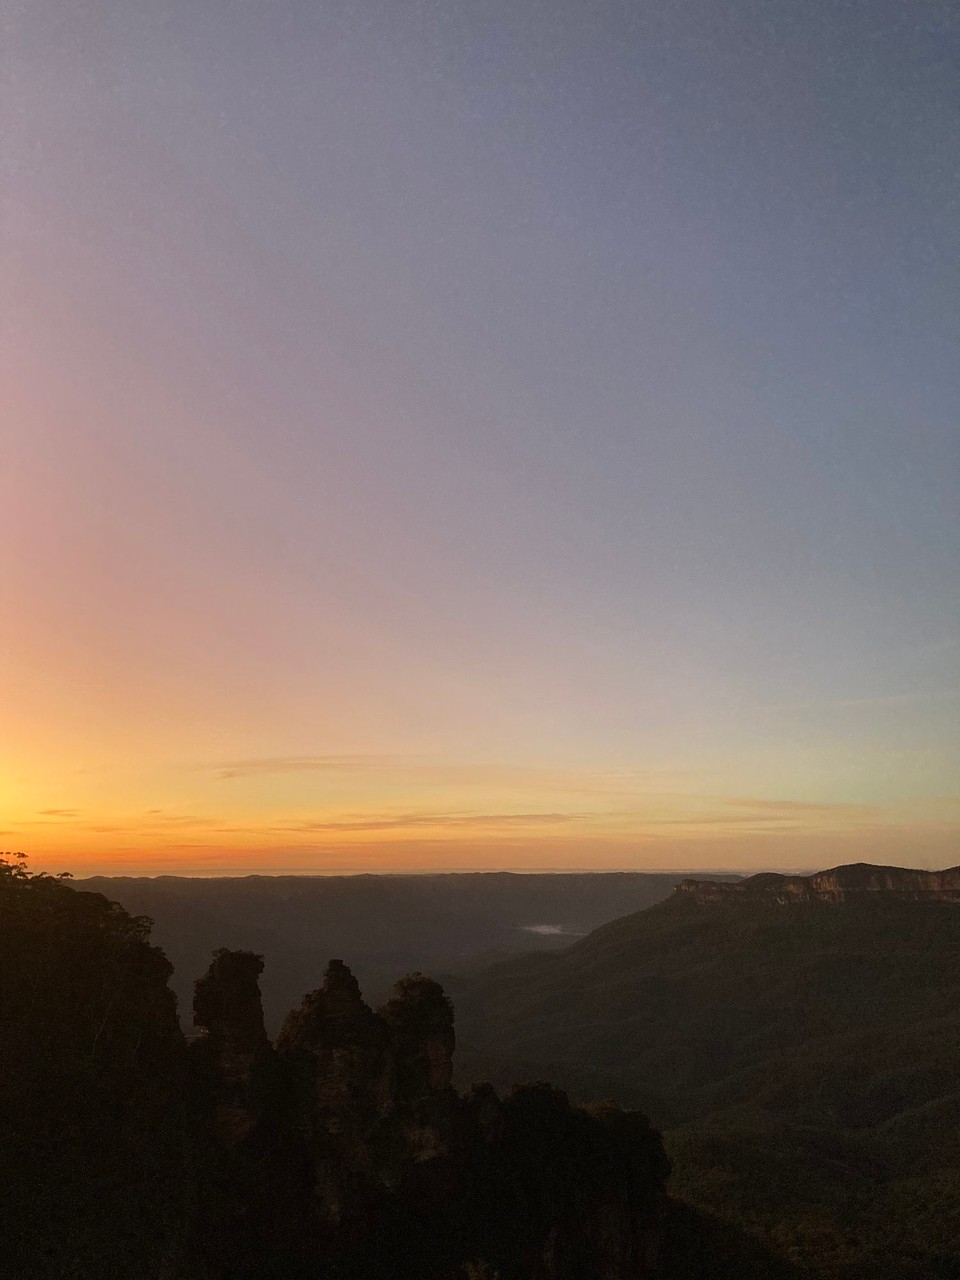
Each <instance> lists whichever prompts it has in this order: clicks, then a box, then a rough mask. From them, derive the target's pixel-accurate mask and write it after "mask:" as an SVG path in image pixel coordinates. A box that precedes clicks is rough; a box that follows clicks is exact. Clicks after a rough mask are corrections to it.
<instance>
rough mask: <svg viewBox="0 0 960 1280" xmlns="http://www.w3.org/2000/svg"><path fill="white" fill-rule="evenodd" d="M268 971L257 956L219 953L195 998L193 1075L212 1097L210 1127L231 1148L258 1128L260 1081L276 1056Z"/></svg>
mask: <svg viewBox="0 0 960 1280" xmlns="http://www.w3.org/2000/svg"><path fill="white" fill-rule="evenodd" d="M262 972H263V957H262V956H258V955H255V954H254V953H253V952H252V951H226V950H220V951H216V952H215V953H214V957H213V962H212V963H211V965H210V968H209V969H208V970H207V972H206V974H205V975H204V976H203V977H202V978H200V979H199V980H198V982H197V984H196V991H195V994H194V998H193V1023H194V1026H195V1027H196V1028H197V1036H196V1038H195V1039H194V1041H193V1042H192V1044H191V1046H190V1050H191V1066H192V1070H193V1075H194V1078H195V1080H196V1081H197V1088H198V1090H199V1091H203V1092H204V1093H205V1094H206V1109H207V1113H208V1122H209V1124H210V1125H211V1126H212V1129H213V1132H214V1133H215V1135H216V1139H217V1141H218V1142H219V1143H220V1144H221V1145H223V1146H224V1147H227V1148H232V1147H235V1146H237V1145H238V1144H239V1143H241V1142H242V1141H243V1140H244V1139H245V1138H246V1137H247V1136H248V1135H249V1134H250V1132H251V1130H252V1129H253V1127H254V1125H255V1124H256V1121H257V1109H258V1108H257V1101H256V1099H255V1097H254V1083H253V1082H254V1077H255V1074H256V1069H257V1067H258V1066H259V1064H260V1063H261V1062H262V1061H263V1060H264V1059H265V1058H267V1057H269V1056H270V1054H271V1052H272V1051H271V1049H270V1042H269V1041H268V1039H267V1033H266V1031H265V1030H264V1026H263V1005H262V1003H261V1000H260V984H259V978H260V974H261V973H262Z"/></svg>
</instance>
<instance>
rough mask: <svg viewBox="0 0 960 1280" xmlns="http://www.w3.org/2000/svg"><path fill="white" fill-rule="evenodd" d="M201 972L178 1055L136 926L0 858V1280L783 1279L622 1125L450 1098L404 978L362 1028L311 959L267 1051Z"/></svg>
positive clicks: (118, 911) (483, 1097) (228, 955)
mask: <svg viewBox="0 0 960 1280" xmlns="http://www.w3.org/2000/svg"><path fill="white" fill-rule="evenodd" d="M262 968H263V960H262V958H261V957H260V956H259V955H257V954H255V953H253V952H250V951H236V950H234V951H228V950H218V951H217V952H216V953H215V954H214V957H213V961H212V963H211V964H210V965H209V968H208V969H207V972H206V974H205V976H204V977H202V978H201V979H200V980H199V981H198V982H197V984H196V988H195V993H194V999H193V1015H194V1024H195V1028H196V1031H197V1034H196V1035H195V1036H194V1037H193V1038H192V1039H191V1040H189V1041H187V1039H185V1037H184V1035H183V1033H182V1031H181V1027H180V1022H179V1019H178V1014H177V1008H176V1000H175V997H174V994H173V992H172V991H171V989H170V987H169V986H168V979H169V977H170V974H171V966H170V964H169V962H168V960H167V959H166V957H165V956H164V954H163V952H162V951H160V950H159V948H157V947H155V946H153V945H151V943H150V940H149V921H147V920H145V919H143V918H137V917H132V916H131V915H130V914H129V913H128V912H127V911H125V910H124V908H123V907H121V906H119V905H118V904H117V903H115V902H111V901H109V900H108V899H107V898H105V897H104V896H102V895H100V894H96V893H90V892H77V891H76V890H74V889H71V888H69V887H67V885H66V884H64V883H63V882H62V881H60V880H57V879H54V878H51V877H48V876H43V875H40V876H31V875H30V874H29V873H28V872H27V871H26V870H25V869H24V868H23V866H22V865H20V864H19V863H18V862H17V861H16V860H3V859H0V1165H2V1167H0V1220H2V1222H3V1233H2V1236H0V1271H2V1274H3V1275H4V1276H5V1277H6V1276H9V1277H14V1278H21V1277H22V1278H23V1280H41V1278H43V1280H93V1278H94V1277H96V1278H97V1280H110V1278H116V1280H274V1278H275V1280H281V1278H282V1280H314V1278H316V1280H321V1278H324V1280H326V1278H329V1280H335V1278H336V1280H371V1278H372V1277H383V1278H384V1280H391V1278H394V1280H496V1278H499V1280H594V1278H595V1277H596V1278H598V1280H648V1278H652V1277H660V1278H661V1280H680V1278H681V1277H692V1276H704V1277H717V1278H718V1280H720V1278H724V1277H728V1278H729V1280H733V1278H734V1277H737V1278H738V1280H743V1278H744V1277H757V1278H758V1280H759V1278H760V1277H776V1276H788V1275H790V1274H793V1272H792V1271H791V1269H790V1268H789V1267H785V1266H782V1265H781V1264H779V1263H778V1262H777V1261H776V1260H775V1259H773V1258H772V1257H771V1256H770V1255H769V1254H767V1253H766V1252H765V1251H764V1250H763V1249H762V1248H761V1247H759V1246H758V1245H756V1243H754V1242H752V1241H751V1240H749V1239H748V1238H747V1237H746V1236H745V1235H744V1234H743V1233H741V1232H739V1231H737V1230H736V1229H735V1228H732V1227H729V1226H725V1225H723V1224H719V1223H717V1222H715V1221H714V1220H713V1219H711V1218H710V1217H709V1216H708V1215H705V1214H703V1213H700V1212H698V1211H697V1210H695V1209H693V1208H691V1207H689V1206H684V1205H680V1204H677V1203H675V1202H674V1201H672V1200H671V1199H670V1198H669V1197H668V1195H667V1189H666V1178H667V1175H668V1168H669V1166H668V1162H667V1160H666V1158H665V1155H664V1151H663V1145H662V1142H661V1138H660V1135H659V1133H658V1132H657V1131H656V1130H655V1129H653V1128H651V1126H650V1123H649V1121H648V1120H647V1119H646V1117H645V1116H644V1115H642V1114H640V1113H638V1112H635V1111H624V1110H622V1109H621V1108H620V1107H619V1106H617V1105H616V1104H615V1103H610V1102H601V1103H598V1104H594V1105H592V1106H588V1107H578V1106H573V1105H571V1103H570V1102H569V1101H568V1099H567V1096H566V1095H565V1094H564V1093H562V1092H561V1091H559V1090H558V1089H556V1088H554V1087H553V1086H551V1085H548V1084H544V1083H536V1084H532V1085H527V1086H525V1087H521V1088H518V1089H513V1090H511V1091H509V1092H508V1093H506V1094H505V1095H504V1096H502V1097H501V1096H498V1094H497V1093H496V1092H495V1091H494V1090H493V1088H492V1087H491V1086H489V1085H479V1086H473V1087H472V1088H470V1089H468V1090H467V1091H466V1092H464V1093H458V1092H457V1091H456V1090H455V1089H454V1088H453V1086H452V1069H453V1050H454V1024H453V1009H452V1006H451V1004H450V1002H449V1000H448V999H447V998H446V996H445V995H444V993H443V990H442V989H441V988H440V986H439V985H438V984H437V983H436V982H434V981H432V980H431V979H429V978H426V977H424V976H423V975H422V974H413V975H410V976H408V977H407V978H405V979H403V980H401V981H400V982H399V983H397V985H396V987H395V990H394V994H393V995H392V997H391V998H390V999H389V1000H388V1001H386V1003H385V1004H384V1005H383V1006H382V1007H381V1008H380V1009H379V1010H378V1011H377V1012H374V1011H373V1010H372V1009H371V1008H370V1007H369V1006H368V1005H367V1004H366V1003H365V1002H364V1001H363V999H362V997H361V994H360V990H359V987H358V985H357V982H356V980H355V978H354V977H353V975H352V973H351V972H350V970H349V969H348V968H347V967H346V966H345V965H344V964H343V963H342V962H340V961H337V960H334V961H331V962H330V963H329V965H328V966H327V969H326V973H325V976H324V978H323V982H322V984H321V985H320V986H319V987H317V988H315V989H314V990H312V991H311V992H310V993H309V994H308V995H307V996H306V997H305V998H304V999H303V1001H302V1003H301V1004H300V1005H299V1007H298V1008H297V1009H295V1010H294V1012H293V1013H291V1014H290V1015H289V1016H288V1017H287V1019H286V1020H285V1022H284V1025H283V1028H282V1030H281V1032H280V1034H279V1036H278V1037H277V1038H276V1040H275V1041H274V1042H273V1043H271V1041H270V1040H269V1039H268V1037H267V1034H266V1032H265V1030H264V1023H263V1011H262V1004H261V998H260V991H259V986H258V980H259V976H260V972H261V970H262Z"/></svg>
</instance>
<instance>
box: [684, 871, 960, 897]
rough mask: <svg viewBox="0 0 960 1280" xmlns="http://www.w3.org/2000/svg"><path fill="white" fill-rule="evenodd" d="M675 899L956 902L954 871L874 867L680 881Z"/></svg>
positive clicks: (958, 878) (958, 882)
mask: <svg viewBox="0 0 960 1280" xmlns="http://www.w3.org/2000/svg"><path fill="white" fill-rule="evenodd" d="M676 893H677V894H678V895H679V896H680V897H681V898H688V899H692V900H693V901H695V902H701V903H715V902H737V901H743V900H750V901H753V902H756V901H764V900H766V901H768V902H771V903H778V904H781V905H786V904H789V903H813V902H847V901H860V900H867V899H869V898H870V897H871V896H872V895H879V894H883V895H886V896H888V897H893V898H899V899H902V900H907V901H914V902H921V901H924V902H960V867H949V868H948V869H947V870H945V871H915V870H911V869H908V868H905V867H878V866H873V865H871V864H870V863H867V862H856V863H852V864H851V865H849V866H844V867H834V868H833V869H832V870H831V871H818V872H817V873H816V874H815V875H810V876H785V875H779V874H777V873H776V872H765V873H763V874H761V875H757V876H750V877H749V878H748V879H746V880H735V881H720V880H683V881H681V882H680V884H679V885H677V888H676Z"/></svg>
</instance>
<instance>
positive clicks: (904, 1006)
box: [456, 865, 960, 1280]
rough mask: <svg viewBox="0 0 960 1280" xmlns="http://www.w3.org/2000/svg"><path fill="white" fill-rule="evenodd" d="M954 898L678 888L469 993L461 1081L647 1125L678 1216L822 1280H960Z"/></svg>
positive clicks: (809, 886)
mask: <svg viewBox="0 0 960 1280" xmlns="http://www.w3.org/2000/svg"><path fill="white" fill-rule="evenodd" d="M958 880H960V871H958V869H957V868H947V869H945V870H942V871H935V872H927V871H920V870H914V869H909V868H900V867H882V866H870V865H859V866H853V867H837V868H832V869H830V870H825V871H823V872H818V873H816V874H815V875H811V876H779V875H763V876H756V877H753V878H751V879H750V880H747V881H743V882H738V883H736V884H731V885H726V884H724V885H716V884H708V885H704V884H702V882H696V881H693V882H688V884H686V885H683V886H678V888H677V889H676V891H675V892H674V893H673V894H672V896H671V897H670V898H669V899H667V900H666V901H664V902H661V903H658V904H656V905H654V906H652V907H649V908H647V909H646V910H642V911H638V912H636V913H634V914H633V915H629V916H625V917H623V918H622V919H620V920H615V921H612V922H610V923H609V924H605V925H603V926H601V927H600V928H599V929H596V930H595V931H594V932H593V933H591V934H590V935H589V936H588V937H586V938H583V939H582V940H580V941H579V942H577V943H575V944H574V945H573V946H570V947H567V948H566V949H565V950H562V951H554V952H550V953H541V954H539V955H527V956H523V957H519V958H516V959H513V960H508V961H504V962H503V963H500V964H498V965H496V966H494V967H493V968H492V969H491V970H489V971H488V972H487V973H486V974H482V975H479V976H478V977H477V978H476V979H475V980H474V981H473V982H472V983H467V984H465V985H464V986H463V987H462V988H461V989H460V990H459V991H458V992H457V996H456V999H457V1009H458V1013H459V1031H460V1045H461V1068H462V1069H463V1070H464V1072H465V1073H466V1074H467V1075H468V1076H470V1077H471V1078H476V1076H477V1075H480V1076H482V1077H483V1078H484V1079H489V1080H491V1081H492V1082H493V1084H494V1085H495V1086H497V1087H499V1088H509V1087H510V1086H511V1085H512V1084H513V1083H514V1082H518V1081H521V1080H525V1079H535V1078H537V1077H538V1076H543V1077H545V1078H549V1079H550V1080H552V1081H554V1082H555V1083H556V1084H557V1085H559V1086H560V1087H561V1088H564V1089H566V1090H567V1091H568V1092H569V1093H570V1095H571V1096H572V1097H574V1098H581V1097H588V1096H598V1094H599V1095H600V1096H609V1097H611V1098H615V1099H617V1100H618V1101H619V1102H620V1103H622V1104H623V1105H628V1106H633V1107H639V1108H641V1109H642V1110H643V1111H644V1112H646V1113H647V1114H649V1115H650V1116H651V1119H652V1120H653V1122H654V1124H656V1125H657V1127H658V1128H661V1129H662V1130H663V1131H664V1139H665V1145H666V1149H667V1154H668V1156H669V1157H670V1159H671V1160H672V1162H673V1170H674V1172H673V1177H672V1183H671V1185H672V1186H673V1187H675V1188H676V1189H677V1190H678V1191H679V1192H680V1193H681V1194H682V1196H683V1197H684V1198H685V1199H687V1200H688V1201H689V1203H691V1204H693V1205H694V1206H696V1207H697V1208H698V1209H706V1210H708V1211H710V1212H712V1213H715V1214H718V1215H719V1216H721V1217H722V1218H724V1219H725V1220H726V1221H728V1222H730V1223H732V1224H734V1225H736V1226H738V1227H740V1228H742V1229H746V1230H747V1231H749V1232H751V1233H754V1234H756V1235H757V1236H758V1237H759V1238H760V1239H761V1240H762V1241H763V1242H764V1243H765V1244H766V1245H767V1246H768V1247H769V1248H771V1249H773V1250H774V1251H775V1252H776V1253H777V1255H778V1256H779V1257H781V1258H782V1259H783V1260H785V1261H788V1262H790V1263H793V1264H799V1265H801V1266H802V1267H805V1268H807V1269H808V1272H809V1274H812V1275H815V1276H817V1277H822V1278H823V1280H908V1278H909V1280H947V1278H948V1277H949V1278H950V1280H960V910H958V905H960V904H958V896H960V895H958V894H957V893H956V892H955V889H954V886H956V885H957V884H958Z"/></svg>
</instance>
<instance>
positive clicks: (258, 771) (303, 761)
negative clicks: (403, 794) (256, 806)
mask: <svg viewBox="0 0 960 1280" xmlns="http://www.w3.org/2000/svg"><path fill="white" fill-rule="evenodd" d="M397 763H398V758H397V757H395V756H375V755H342V756H262V757H259V758H257V759H252V760H226V761H223V762H222V763H221V764H218V765H215V766H214V767H213V768H214V773H215V775H216V776H217V777H218V778H222V779H228V778H255V777H258V776H262V775H269V774H276V773H360V772H365V771H367V770H371V769H383V768H385V767H387V766H389V765H396V764H397Z"/></svg>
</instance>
